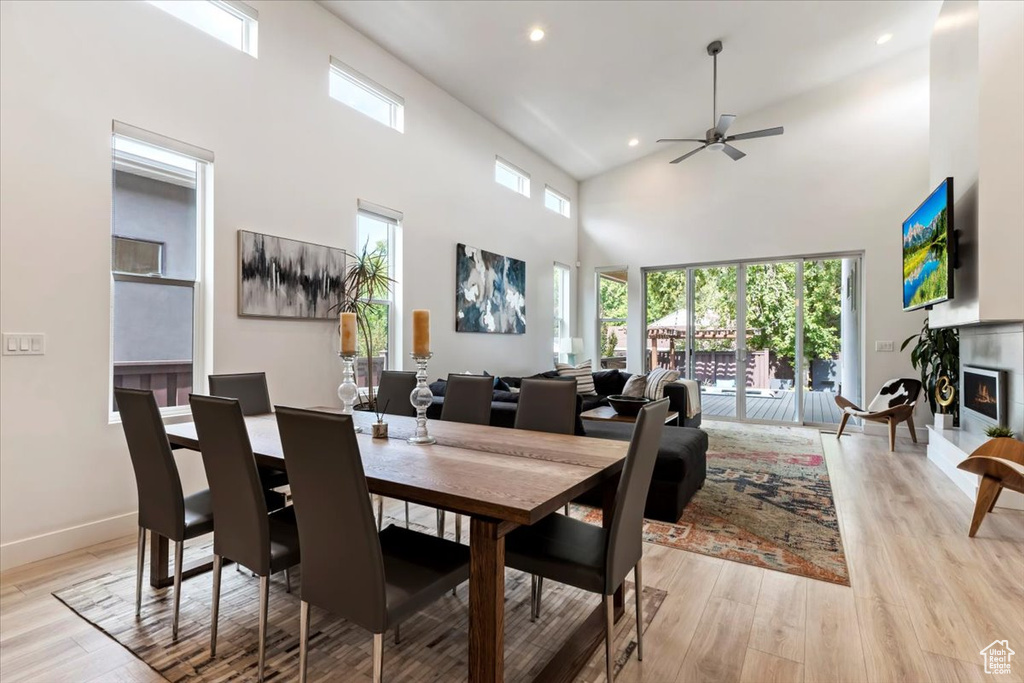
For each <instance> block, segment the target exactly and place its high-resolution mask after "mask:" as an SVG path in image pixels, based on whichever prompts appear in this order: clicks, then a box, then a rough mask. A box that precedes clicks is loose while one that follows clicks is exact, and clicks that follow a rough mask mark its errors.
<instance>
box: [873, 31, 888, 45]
mask: <svg viewBox="0 0 1024 683" xmlns="http://www.w3.org/2000/svg"><path fill="white" fill-rule="evenodd" d="M890 40H892V34H891V33H883V34H882V35H880V36H878V40H876V41H875V45H885V44H886V43H888V42H889V41H890Z"/></svg>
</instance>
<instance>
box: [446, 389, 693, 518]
mask: <svg viewBox="0 0 1024 683" xmlns="http://www.w3.org/2000/svg"><path fill="white" fill-rule="evenodd" d="M533 377H541V378H555V377H558V373H556V372H555V371H554V370H551V371H549V372H543V373H540V374H537V375H533ZM629 377H630V375H629V373H625V372H622V371H620V370H602V371H599V372H595V373H594V387H595V389H596V390H597V395H595V396H578V397H577V404H576V405H577V413H576V414H577V418H576V433H577V434H578V435H581V436H592V437H596V438H600V439H616V440H619V441H629V439H630V436H631V435H632V433H633V425H632V424H630V423H627V422H612V421H605V420H582V419H580V418H579V415H580V413H581V412H585V411H587V410H590V409H592V408H595V407H598V406H602V405H608V396H612V395H614V394H620V393H622V389H623V387H624V386H625V384H626V380H628V379H629ZM521 382H522V378H519V377H500V378H495V390H494V396H493V400H492V402H491V425H493V426H495V427H508V428H512V427H513V426H515V420H516V409H517V407H518V401H519V394H517V393H515V392H513V391H511V389H513V388H518V387H519V386H520V384H521ZM446 384H447V383H446V382H445V381H444V380H438V381H436V382H434V383H433V384H431V385H430V389H431V391H432V392H433V393H434V400H433V402H432V404H431V406H430V408H428V409H427V417H429V418H430V419H433V420H436V419H440V417H441V409H442V407H443V406H444V392H445V388H446ZM664 396H665V397H666V398H668V399H669V410H672V411H675V412H678V413H679V419H678V421H677V422H678V424H674V425H667V426H666V427H665V431H664V433H663V434H662V437H661V448H660V449H659V451H658V460H657V462H656V463H655V465H654V476H653V478H652V480H651V487H650V490H649V492H648V495H647V505H646V508H645V510H644V516H645V517H648V518H650V519H657V520H661V521H665V522H676V521H678V519H679V517H680V516H681V515H682V513H683V508H685V507H686V504H687V503H688V502H689V501H690V498H692V497H693V494H694V493H696V492H697V489H699V488H701V487H702V486H703V485H704V479H705V477H706V475H707V464H706V462H707V451H708V436H707V434H706V433H704V431H702V430H701V429H699V427H700V413H698V414H696V415H695V416H694V417H693V418H686V400H687V399H686V388H685V387H684V386H683V385H681V384H668V385H666V386H665V393H664ZM602 495H603V492H602V491H601V490H600V488H598V489H595V490H593V491H589V492H588V493H586V494H584V495H583V496H580V497H579V498H578V499H577V500H579V501H580V502H581V503H586V504H590V505H595V506H600V505H601V499H602Z"/></svg>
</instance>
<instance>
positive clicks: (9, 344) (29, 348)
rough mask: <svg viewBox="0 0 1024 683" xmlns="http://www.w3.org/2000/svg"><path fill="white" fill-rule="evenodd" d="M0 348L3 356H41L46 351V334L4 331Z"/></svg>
mask: <svg viewBox="0 0 1024 683" xmlns="http://www.w3.org/2000/svg"><path fill="white" fill-rule="evenodd" d="M2 348H3V355H5V356H41V355H43V354H44V353H46V335H45V334H20V333H13V334H8V333H6V332H5V333H4V336H3V347H2Z"/></svg>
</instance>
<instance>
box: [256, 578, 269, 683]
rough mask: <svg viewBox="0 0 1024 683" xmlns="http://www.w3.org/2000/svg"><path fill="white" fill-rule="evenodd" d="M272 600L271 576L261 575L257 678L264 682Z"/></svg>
mask: <svg viewBox="0 0 1024 683" xmlns="http://www.w3.org/2000/svg"><path fill="white" fill-rule="evenodd" d="M269 600H270V577H269V576H261V577H260V653H259V658H260V661H259V668H258V670H257V672H256V680H258V681H259V683H263V668H264V665H265V663H266V660H267V603H268V602H269Z"/></svg>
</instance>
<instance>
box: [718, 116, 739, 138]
mask: <svg viewBox="0 0 1024 683" xmlns="http://www.w3.org/2000/svg"><path fill="white" fill-rule="evenodd" d="M735 120H736V115H735V114H722V115H721V116H719V117H718V125H717V126H715V135H725V131H727V130H729V126H731V125H732V122H733V121H735Z"/></svg>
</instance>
